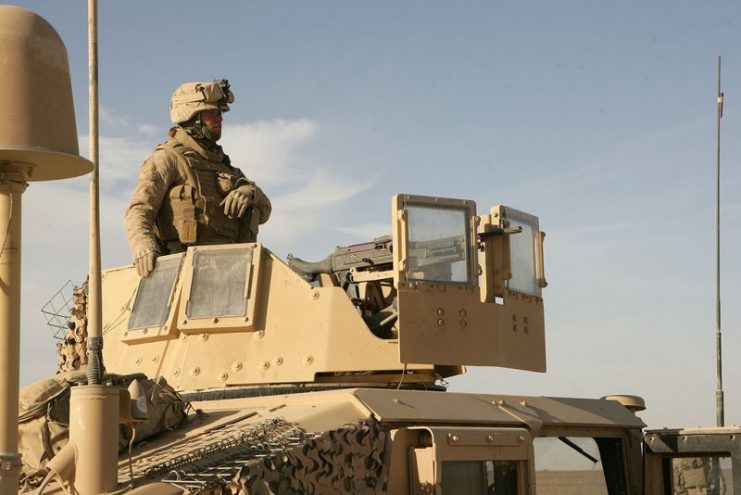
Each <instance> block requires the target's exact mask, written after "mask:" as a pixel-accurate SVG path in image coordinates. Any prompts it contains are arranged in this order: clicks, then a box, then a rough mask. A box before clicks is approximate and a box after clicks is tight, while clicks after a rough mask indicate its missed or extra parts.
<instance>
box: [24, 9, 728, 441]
mask: <svg viewBox="0 0 741 495" xmlns="http://www.w3.org/2000/svg"><path fill="white" fill-rule="evenodd" d="M10 3H13V4H18V5H21V6H23V7H26V8H28V9H30V10H34V11H36V12H37V13H39V14H41V15H42V16H43V17H45V18H46V19H47V20H48V21H49V22H51V23H52V24H53V25H54V26H55V27H56V29H57V30H58V31H59V33H60V35H61V36H62V38H63V39H64V41H65V43H66V45H67V49H68V52H69V58H70V63H71V72H72V81H73V87H74V91H75V100H76V104H77V117H78V128H79V134H80V140H81V143H82V148H81V149H82V150H84V151H83V153H86V151H85V150H86V146H87V145H86V142H87V104H86V102H87V80H86V78H87V58H86V57H87V52H86V50H87V33H86V11H85V9H86V2H83V1H79V0H76V1H65V2H47V1H23V2H10ZM99 15H100V26H99V30H100V46H99V50H100V84H101V89H100V95H101V105H102V111H101V188H102V197H101V202H102V205H103V213H102V224H103V225H102V236H103V262H104V264H105V265H106V266H109V267H110V266H118V265H123V264H126V263H128V262H129V253H128V248H127V246H126V244H125V237H124V233H123V226H122V215H123V209H124V208H125V206H126V202H127V201H128V197H129V195H130V193H131V190H132V188H133V184H134V181H135V179H136V175H137V171H138V167H139V164H140V163H141V161H142V160H143V159H144V158H145V156H146V155H147V154H148V153H149V151H150V150H151V149H152V148H153V147H154V146H155V144H156V143H157V142H159V141H161V140H162V139H163V137H164V132H165V130H166V129H167V127H168V126H169V121H168V115H167V108H168V106H167V105H168V99H169V96H170V94H171V93H172V90H173V89H174V88H175V87H176V86H178V85H179V84H180V83H181V82H184V81H188V80H210V79H214V78H220V77H226V78H228V79H229V80H230V82H231V83H232V87H233V89H234V91H235V93H236V97H237V100H236V103H235V104H234V106H233V110H232V111H231V112H230V113H229V114H227V116H226V120H225V127H226V131H225V135H224V139H223V144H224V147H225V150H226V152H227V153H229V154H230V155H231V156H232V161H233V162H234V163H235V164H237V165H238V166H240V167H241V168H242V169H243V170H244V171H245V172H246V173H247V175H248V176H250V177H251V178H253V179H255V180H256V181H257V182H258V183H260V184H261V185H262V186H263V188H264V189H265V190H266V192H267V193H268V194H269V195H270V197H271V198H272V200H273V204H274V207H275V212H274V216H273V218H272V219H271V221H270V222H269V223H268V224H267V225H266V227H265V229H264V230H263V231H262V233H261V241H262V242H264V243H265V244H266V245H267V246H268V247H270V248H271V249H273V250H274V251H275V252H276V253H277V254H279V255H281V256H285V255H286V254H287V253H289V252H293V253H294V254H296V255H297V256H300V257H302V258H305V259H312V258H313V259H319V258H323V257H324V256H326V254H328V253H329V252H330V251H331V250H332V249H333V248H334V247H335V246H336V245H343V244H349V243H354V242H361V241H365V240H368V239H370V238H372V237H374V236H378V235H381V234H384V233H387V232H388V229H389V223H388V220H389V199H390V197H391V195H393V194H395V193H400V192H405V193H414V194H426V195H440V196H448V197H461V198H469V199H473V200H475V201H476V202H477V205H478V208H479V211H480V212H486V211H487V210H488V209H489V207H490V206H491V205H493V204H497V203H501V204H506V205H510V206H513V207H515V208H518V209H521V210H524V211H527V212H530V213H532V214H535V215H538V216H539V217H540V222H541V228H542V229H543V230H545V231H546V232H547V238H546V270H547V276H548V279H549V282H550V285H549V287H548V288H547V289H546V290H545V292H544V298H545V304H546V332H547V348H548V368H549V371H548V373H546V374H533V373H526V372H519V371H510V370H502V369H493V368H474V369H472V370H471V371H470V373H469V374H467V375H465V376H464V377H461V378H456V379H453V380H451V389H452V390H457V391H484V392H492V393H494V392H502V393H520V394H537V395H555V396H585V397H599V396H602V395H608V394H614V393H632V394H638V395H642V396H643V397H644V398H645V399H646V402H647V405H648V410H647V411H645V412H644V413H643V414H642V417H643V418H644V420H645V421H647V422H648V423H649V424H650V425H651V426H656V427H658V426H662V425H673V426H676V425H699V424H712V423H714V420H715V413H714V406H715V403H714V389H715V367H714V366H715V361H714V338H715V337H714V331H715V313H714V290H715V281H714V269H715V268H714V267H715V258H714V253H715V251H714V239H715V238H714V235H715V234H714V225H715V211H714V208H715V175H714V174H715V91H716V84H717V83H716V63H717V56H718V55H722V56H723V64H724V71H723V72H724V73H723V80H724V84H723V86H724V91H725V93H726V107H725V117H724V119H723V181H724V182H723V189H722V202H723V228H724V233H723V241H722V250H723V296H724V325H723V327H724V348H725V356H724V357H725V387H724V388H725V390H726V405H727V411H726V422H727V423H741V398H740V395H741V366H740V365H739V364H738V363H737V362H735V361H734V359H733V356H734V354H735V350H736V349H738V348H739V346H740V345H741V337H739V333H740V332H741V312H740V311H739V307H741V306H739V304H738V303H739V300H740V299H741V291H740V290H739V284H738V283H736V279H737V278H738V277H739V271H741V264H740V263H739V262H738V261H737V260H736V259H735V258H736V257H735V253H737V252H739V250H741V236H740V235H739V231H740V230H741V229H740V228H741V203H739V200H738V194H737V192H738V191H739V186H740V183H739V182H740V181H741V173H739V163H738V162H739V160H738V157H739V156H741V149H739V148H740V146H739V141H738V139H736V136H737V135H738V134H739V132H740V131H741V122H740V120H739V119H740V118H741V108H740V107H739V105H738V104H737V101H739V99H738V97H737V95H738V94H741V91H737V90H736V88H740V87H741V25H740V23H741V4H738V3H737V2H730V1H727V2H710V3H704V4H703V3H700V2H694V1H671V2H670V1H657V2H650V3H647V2H638V1H625V2H612V3H608V2H588V1H581V2H547V1H532V2H503V1H488V2H484V1H480V2H442V1H406V2H390V1H380V2H359V1H314V2H308V1H303V2H274V1H263V2H242V1H239V2H237V1H231V2H226V1H224V2H209V3H206V2H193V1H183V0H181V1H177V2H175V1H164V0H162V1H138V2H136V1H128V2H113V1H101V2H100V5H99ZM86 193H87V178H80V179H74V180H68V181H63V182H56V183H48V184H40V183H39V184H32V185H31V187H29V190H28V191H27V192H26V194H25V195H24V200H25V201H24V210H25V211H24V234H23V235H24V248H25V251H24V261H23V263H24V264H23V269H24V282H23V283H24V285H23V315H24V316H23V326H24V333H23V339H24V340H23V353H24V354H23V356H24V357H23V359H24V365H23V370H22V379H23V382H24V383H29V382H31V381H33V380H36V379H38V378H41V377H43V376H45V375H48V374H51V373H53V371H54V369H55V365H56V362H55V360H56V358H55V355H54V343H53V341H52V339H51V336H50V333H49V332H48V331H47V330H46V328H45V326H44V322H43V318H42V317H41V315H40V312H39V308H40V306H41V305H43V303H44V302H45V301H46V300H47V299H48V298H49V297H51V296H52V295H53V293H54V291H56V289H57V288H59V287H61V285H62V284H63V283H64V282H65V281H66V280H68V279H72V280H73V282H75V283H79V282H81V281H82V280H83V279H84V274H85V272H86V267H87V261H86V250H87V243H86V240H85V235H86V229H87V225H86V224H87V216H86V201H87V199H86ZM52 204H53V205H54V207H53V208H51V207H50V205H52ZM50 249H52V250H53V252H54V255H53V256H49V250H50Z"/></svg>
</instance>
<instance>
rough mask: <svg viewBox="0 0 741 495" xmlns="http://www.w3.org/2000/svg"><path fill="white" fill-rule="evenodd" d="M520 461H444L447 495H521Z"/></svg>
mask: <svg viewBox="0 0 741 495" xmlns="http://www.w3.org/2000/svg"><path fill="white" fill-rule="evenodd" d="M517 464H518V463H517V462H516V461H444V462H443V468H442V469H443V472H442V481H443V487H442V488H443V495H479V494H481V495H494V494H496V495H517Z"/></svg>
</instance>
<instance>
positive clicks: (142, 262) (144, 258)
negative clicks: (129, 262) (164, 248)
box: [134, 250, 157, 277]
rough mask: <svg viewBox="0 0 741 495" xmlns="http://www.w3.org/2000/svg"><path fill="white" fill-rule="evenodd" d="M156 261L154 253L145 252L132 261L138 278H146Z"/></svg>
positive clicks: (150, 251)
mask: <svg viewBox="0 0 741 495" xmlns="http://www.w3.org/2000/svg"><path fill="white" fill-rule="evenodd" d="M156 259H157V252H156V251H152V250H149V251H146V252H143V253H141V254H140V255H138V256H137V257H136V259H135V260H134V266H136V271H137V272H138V273H139V276H140V277H147V276H149V274H150V273H151V272H152V270H154V264H155V260H156Z"/></svg>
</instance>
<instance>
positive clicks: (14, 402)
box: [0, 6, 91, 494]
mask: <svg viewBox="0 0 741 495" xmlns="http://www.w3.org/2000/svg"><path fill="white" fill-rule="evenodd" d="M0 86H2V88H3V90H2V92H0V112H1V113H2V115H3V119H2V121H0V235H2V237H1V238H0V239H2V242H0V283H1V284H2V287H3V289H2V293H1V294H0V367H2V369H0V376H2V381H1V382H0V403H2V407H1V409H0V493H3V494H12V493H16V492H17V490H18V474H19V472H20V469H19V468H20V461H19V456H18V427H17V425H18V379H19V354H20V287H21V264H20V263H21V260H20V258H21V194H22V193H23V191H24V190H25V189H26V186H27V182H28V181H35V180H51V179H62V178H67V177H74V176H76V175H81V174H83V173H86V172H89V171H90V168H91V167H90V162H88V161H87V160H85V159H83V158H81V157H80V156H79V155H78V148H77V130H76V127H75V116H74V108H73V104H72V89H71V84H70V77H69V64H68V62H67V52H66V49H65V48H64V44H63V43H62V40H61V39H60V38H59V35H58V34H57V32H56V31H55V30H54V28H53V27H52V26H51V25H50V24H49V23H48V22H46V21H45V20H44V19H42V18H41V17H39V16H38V15H36V14H34V13H33V12H29V11H27V10H25V9H22V8H18V7H12V6H0Z"/></svg>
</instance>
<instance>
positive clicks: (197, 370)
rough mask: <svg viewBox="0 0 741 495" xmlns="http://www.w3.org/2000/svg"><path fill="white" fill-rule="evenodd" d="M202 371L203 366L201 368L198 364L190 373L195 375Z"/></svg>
mask: <svg viewBox="0 0 741 495" xmlns="http://www.w3.org/2000/svg"><path fill="white" fill-rule="evenodd" d="M200 372H201V368H199V367H198V366H196V367H195V368H193V369H192V370H190V374H191V375H193V376H196V375H198V374H199V373H200Z"/></svg>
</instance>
